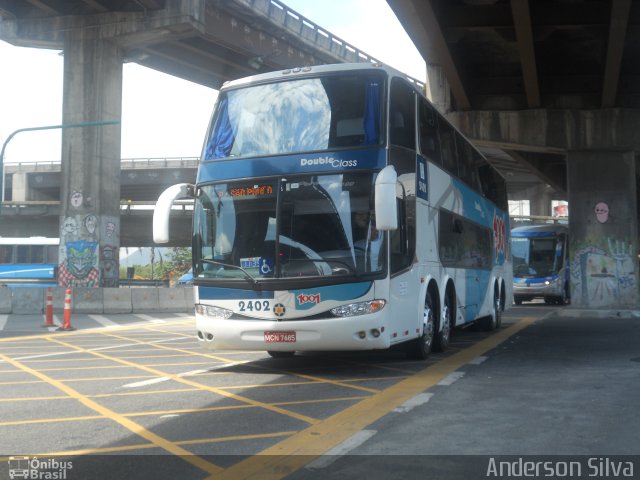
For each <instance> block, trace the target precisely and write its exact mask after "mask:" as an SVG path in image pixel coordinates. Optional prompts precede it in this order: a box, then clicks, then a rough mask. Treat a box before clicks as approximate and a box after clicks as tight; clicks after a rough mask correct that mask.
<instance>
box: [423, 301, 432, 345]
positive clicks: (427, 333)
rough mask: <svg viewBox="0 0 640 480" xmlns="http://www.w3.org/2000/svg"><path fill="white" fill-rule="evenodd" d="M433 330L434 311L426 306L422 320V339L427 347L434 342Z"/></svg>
mask: <svg viewBox="0 0 640 480" xmlns="http://www.w3.org/2000/svg"><path fill="white" fill-rule="evenodd" d="M433 331H434V325H433V313H432V312H431V309H430V308H425V310H424V315H423V322H422V341H423V342H424V346H425V347H426V348H430V347H431V342H433Z"/></svg>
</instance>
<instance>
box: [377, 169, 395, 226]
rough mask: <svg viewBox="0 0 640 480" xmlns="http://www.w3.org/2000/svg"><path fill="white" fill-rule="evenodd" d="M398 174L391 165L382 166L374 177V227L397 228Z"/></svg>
mask: <svg viewBox="0 0 640 480" xmlns="http://www.w3.org/2000/svg"><path fill="white" fill-rule="evenodd" d="M397 181H398V174H397V173H396V170H395V168H394V167H393V166H392V165H388V166H386V167H384V168H383V169H382V170H381V171H380V173H378V176H377V177H376V185H375V208H376V228H377V229H378V230H380V231H384V230H396V229H397V228H398V209H397V207H396V183H397Z"/></svg>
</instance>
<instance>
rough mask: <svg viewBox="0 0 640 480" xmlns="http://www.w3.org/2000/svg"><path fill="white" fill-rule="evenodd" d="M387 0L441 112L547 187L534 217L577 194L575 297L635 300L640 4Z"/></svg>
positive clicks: (600, 303) (500, 161) (591, 301)
mask: <svg viewBox="0 0 640 480" xmlns="http://www.w3.org/2000/svg"><path fill="white" fill-rule="evenodd" d="M387 2H388V4H389V5H390V6H391V8H392V9H393V10H394V12H395V13H396V15H397V16H398V18H399V19H400V21H401V22H402V23H403V25H404V26H405V28H406V30H407V31H408V32H409V34H410V36H411V38H412V39H413V41H414V43H415V45H416V47H417V48H418V50H419V51H420V52H421V54H422V56H423V57H424V58H425V59H427V65H428V79H429V84H430V87H431V90H432V94H433V97H434V100H435V102H436V104H437V106H438V107H439V108H440V110H441V111H443V112H446V113H447V114H448V117H449V118H450V119H451V120H452V121H453V122H454V123H455V124H456V125H457V126H458V127H459V128H460V129H461V130H462V131H463V132H464V133H465V134H466V135H467V136H468V137H469V138H471V139H472V140H473V141H474V142H475V143H477V144H478V145H481V146H482V147H483V148H485V149H487V150H488V152H489V156H490V157H493V159H492V161H493V163H494V164H495V165H496V166H498V167H499V168H504V169H505V176H506V178H507V179H508V180H509V170H511V171H513V168H514V166H515V168H518V169H521V170H523V171H528V172H531V174H533V175H535V177H537V178H538V179H541V180H542V182H544V183H541V184H539V186H535V184H532V190H530V193H529V195H531V194H532V193H537V194H538V195H537V196H538V197H539V198H540V199H541V200H542V201H540V202H538V204H537V206H536V208H535V210H533V211H532V214H539V215H549V214H550V212H549V210H548V209H549V208H550V205H549V204H550V202H549V200H550V199H551V198H553V197H556V198H564V199H567V200H568V201H569V211H570V235H571V256H572V262H573V263H572V266H571V268H572V274H571V292H572V297H573V298H572V301H573V303H574V304H577V305H580V306H589V307H624V306H629V305H637V303H638V285H639V281H638V280H639V279H638V259H637V253H638V207H637V205H638V195H637V187H638V173H639V172H638V169H637V168H636V164H637V162H638V152H640V135H638V134H637V130H638V126H640V82H639V81H638V80H639V79H640V1H638V0H598V1H596V0H546V1H529V0H387ZM546 185H549V186H550V189H549V188H548V187H546ZM516 188H517V187H516V186H515V185H514V183H513V182H511V194H512V195H511V198H514V197H513V193H514V191H515V190H516ZM541 194H544V195H541ZM603 212H606V215H605V214H604V213H603Z"/></svg>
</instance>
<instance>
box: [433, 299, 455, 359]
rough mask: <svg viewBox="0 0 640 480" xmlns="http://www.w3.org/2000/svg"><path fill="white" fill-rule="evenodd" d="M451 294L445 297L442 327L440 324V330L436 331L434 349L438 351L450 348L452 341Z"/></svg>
mask: <svg viewBox="0 0 640 480" xmlns="http://www.w3.org/2000/svg"><path fill="white" fill-rule="evenodd" d="M451 303H452V302H451V296H450V295H449V293H447V295H445V297H444V307H443V308H442V316H441V318H440V322H442V327H440V326H439V325H438V327H440V328H438V331H437V332H436V336H435V342H434V344H433V350H434V351H436V352H444V351H445V350H446V349H447V348H449V343H451V324H452V323H453V322H452V318H451V315H452V314H453V305H452V304H451Z"/></svg>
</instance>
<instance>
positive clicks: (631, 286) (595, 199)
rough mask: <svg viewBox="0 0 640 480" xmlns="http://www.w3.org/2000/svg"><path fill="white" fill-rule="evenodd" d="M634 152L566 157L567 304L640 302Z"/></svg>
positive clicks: (600, 305)
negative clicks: (568, 270)
mask: <svg viewBox="0 0 640 480" xmlns="http://www.w3.org/2000/svg"><path fill="white" fill-rule="evenodd" d="M634 157H635V156H634V153H633V152H619V151H617V152H616V151H593V150H592V151H570V152H569V154H568V184H569V237H570V255H571V280H570V284H571V303H572V305H574V306H578V307H590V308H629V307H636V306H637V303H638V285H639V282H638V256H637V254H638V212H637V203H636V195H637V192H636V181H635V178H636V169H635V159H634Z"/></svg>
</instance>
